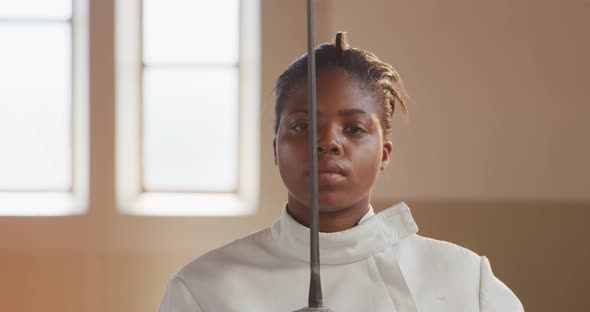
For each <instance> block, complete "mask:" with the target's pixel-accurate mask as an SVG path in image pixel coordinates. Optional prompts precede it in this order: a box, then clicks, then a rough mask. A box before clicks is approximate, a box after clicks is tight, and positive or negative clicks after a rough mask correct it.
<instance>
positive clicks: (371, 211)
mask: <svg viewBox="0 0 590 312" xmlns="http://www.w3.org/2000/svg"><path fill="white" fill-rule="evenodd" d="M374 215H375V210H373V206H371V205H369V210H367V213H365V215H364V216H363V217H362V218H361V219H360V220H359V222H357V223H356V225H359V224H361V223H363V222H365V221H367V220H369V219H370V218H371V217H372V216H374Z"/></svg>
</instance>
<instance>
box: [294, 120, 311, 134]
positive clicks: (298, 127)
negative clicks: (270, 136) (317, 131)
mask: <svg viewBox="0 0 590 312" xmlns="http://www.w3.org/2000/svg"><path fill="white" fill-rule="evenodd" d="M307 127H308V124H307V122H299V123H296V124H294V125H293V126H292V127H291V129H293V130H295V131H297V132H302V131H306V130H307Z"/></svg>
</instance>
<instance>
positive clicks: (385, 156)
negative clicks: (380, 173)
mask: <svg viewBox="0 0 590 312" xmlns="http://www.w3.org/2000/svg"><path fill="white" fill-rule="evenodd" d="M392 150H393V143H391V141H385V142H383V152H382V155H381V170H385V168H387V165H389V160H390V158H391V151H392Z"/></svg>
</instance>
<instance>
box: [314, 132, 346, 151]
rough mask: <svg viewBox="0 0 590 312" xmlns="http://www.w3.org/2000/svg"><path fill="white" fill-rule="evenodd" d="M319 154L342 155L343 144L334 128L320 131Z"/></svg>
mask: <svg viewBox="0 0 590 312" xmlns="http://www.w3.org/2000/svg"><path fill="white" fill-rule="evenodd" d="M318 153H321V154H324V153H329V154H332V155H341V154H342V144H341V142H340V139H339V137H338V134H337V133H335V129H332V127H324V128H323V129H319V131H318Z"/></svg>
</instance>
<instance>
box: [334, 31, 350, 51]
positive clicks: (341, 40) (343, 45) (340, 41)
mask: <svg viewBox="0 0 590 312" xmlns="http://www.w3.org/2000/svg"><path fill="white" fill-rule="evenodd" d="M334 45H335V46H336V49H338V50H339V51H342V50H346V49H348V48H349V47H350V46H349V45H348V40H347V39H346V32H344V31H339V32H337V33H336V40H335V41H334Z"/></svg>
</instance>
